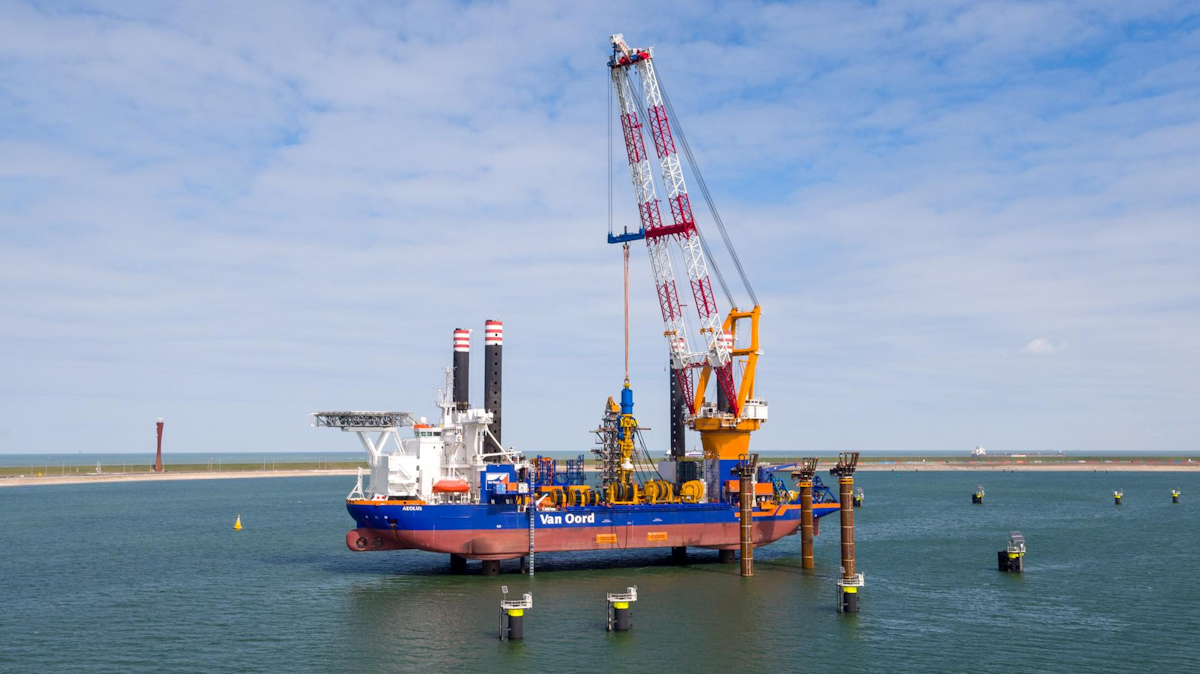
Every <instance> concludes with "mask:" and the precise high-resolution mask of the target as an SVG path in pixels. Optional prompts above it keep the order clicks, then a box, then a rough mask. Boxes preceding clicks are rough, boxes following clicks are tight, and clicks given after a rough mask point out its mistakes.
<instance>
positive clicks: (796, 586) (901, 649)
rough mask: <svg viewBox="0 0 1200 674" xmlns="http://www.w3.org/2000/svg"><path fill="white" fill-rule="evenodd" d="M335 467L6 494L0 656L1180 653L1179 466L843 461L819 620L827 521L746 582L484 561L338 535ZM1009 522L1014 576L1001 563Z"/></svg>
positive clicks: (259, 667)
mask: <svg viewBox="0 0 1200 674" xmlns="http://www.w3.org/2000/svg"><path fill="white" fill-rule="evenodd" d="M351 482H352V480H350V479H348V478H345V477H304V478H265V479H242V480H199V481H167V482H137V483H126V484H84V485H65V486H31V487H14V488H5V489H0V670H3V671H12V672H28V671H50V670H54V671H113V672H197V671H262V672H280V671H373V672H380V671H394V672H407V671H451V670H453V671H500V670H503V671H521V670H524V671H611V672H624V671H645V672H663V671H692V672H700V671H714V670H725V671H745V672H785V671H802V672H804V671H812V672H833V671H838V672H846V671H850V672H868V671H921V672H1013V671H1043V672H1087V671H1104V672H1114V671H1116V672H1119V671H1174V672H1184V671H1200V645H1198V644H1197V634H1198V630H1200V587H1198V584H1197V581H1196V577H1195V575H1194V569H1195V568H1196V566H1197V564H1198V563H1200V474H1196V473H1187V474H1181V473H1116V472H1114V473H1104V472H1103V469H1101V470H1100V472H1097V473H1020V474H998V473H963V472H955V473H948V472H946V473H939V472H924V471H922V472H916V473H914V472H895V473H892V472H874V471H872V472H860V473H859V475H858V476H857V483H858V485H859V486H861V487H863V489H864V490H865V492H866V502H865V505H864V507H862V508H859V509H857V510H856V513H855V516H856V523H857V543H858V545H857V550H858V570H859V571H861V572H863V573H864V574H865V576H866V587H865V588H864V590H863V592H862V595H861V597H862V598H861V609H862V610H861V613H859V614H856V615H839V614H838V613H837V612H836V602H835V585H834V583H835V579H836V577H837V576H838V567H839V546H838V527H837V525H836V515H834V516H830V517H829V518H826V519H825V520H823V521H824V523H825V524H824V526H823V531H822V533H821V535H820V536H819V537H818V538H817V543H816V556H817V569H816V571H815V572H806V571H804V570H802V569H801V568H800V539H799V536H791V537H787V538H785V539H783V540H781V541H779V542H777V543H774V544H772V545H769V546H766V547H763V548H760V549H758V550H757V551H756V552H755V566H754V570H755V575H754V577H753V578H749V579H745V578H741V577H740V576H739V575H738V565H737V564H719V563H717V562H716V557H717V555H716V553H715V552H713V551H705V550H692V551H691V554H690V561H689V563H687V564H683V565H677V564H673V563H671V561H670V553H669V550H666V549H663V550H652V551H638V552H629V553H615V552H606V553H586V554H569V553H560V554H542V555H537V557H536V571H537V574H536V576H535V577H534V578H532V579H531V578H529V577H528V576H520V575H517V574H516V573H515V571H516V563H515V562H508V563H506V564H505V566H504V570H505V573H504V574H502V575H501V576H499V577H492V578H485V577H482V576H480V575H478V563H472V565H471V574H472V575H466V576H458V575H451V574H450V573H449V565H448V559H447V557H446V556H445V555H438V554H431V553H424V552H419V551H399V552H382V553H357V554H356V553H352V552H350V551H349V550H347V549H346V547H345V544H344V536H345V532H346V531H347V530H348V529H349V528H351V526H352V524H353V523H352V522H351V520H350V519H349V517H348V516H347V515H346V513H345V509H344V506H343V503H342V500H343V497H344V496H345V494H346V492H347V491H348V490H349V488H350V487H351V486H352V485H351ZM978 484H983V485H984V486H985V488H986V490H987V496H986V503H985V504H984V505H982V506H974V505H971V503H970V500H971V499H970V497H971V493H972V492H973V491H974V490H975V487H976V485H978ZM1118 488H1119V489H1122V490H1123V491H1124V492H1125V498H1124V504H1123V505H1121V506H1115V505H1113V502H1112V493H1111V492H1112V491H1113V490H1114V489H1118ZM1172 488H1179V489H1181V490H1182V492H1183V496H1182V503H1181V504H1179V505H1173V504H1171V503H1170V490H1171V489H1172ZM239 515H240V516H241V519H242V523H243V524H244V526H245V528H244V529H243V530H242V531H234V530H233V522H234V519H235V518H236V517H237V516H239ZM1010 530H1020V531H1021V532H1023V533H1024V535H1025V539H1026V541H1027V544H1028V554H1027V556H1026V566H1025V569H1026V570H1025V573H1024V574H1022V575H1011V574H1001V573H999V572H998V571H997V570H996V551H997V550H1000V549H1002V548H1003V547H1004V544H1005V541H1006V538H1007V536H1008V533H1009V531H1010ZM502 585H507V586H508V589H509V596H510V597H513V596H516V595H519V594H521V593H524V592H532V593H533V602H534V604H533V608H532V609H531V610H530V611H527V612H526V623H525V640H524V641H523V642H500V641H498V640H497V638H496V636H497V622H498V616H497V610H498V605H499V602H500V600H501V586H502ZM630 585H636V586H637V588H638V597H639V599H638V601H637V603H636V604H634V605H633V630H632V631H630V632H628V633H621V634H614V633H608V632H606V631H605V617H606V604H605V594H606V593H608V592H617V591H623V590H624V589H625V588H626V587H627V586H630ZM530 668H536V670H532V669H530Z"/></svg>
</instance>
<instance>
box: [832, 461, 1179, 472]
mask: <svg viewBox="0 0 1200 674" xmlns="http://www.w3.org/2000/svg"><path fill="white" fill-rule="evenodd" d="M821 465H822V466H824V465H825V464H824V463H822V464H821ZM858 470H860V471H891V472H914V471H935V470H936V471H960V472H987V473H1051V472H1066V473H1194V472H1198V471H1200V463H1102V462H1094V461H1089V462H1087V463H859V464H858Z"/></svg>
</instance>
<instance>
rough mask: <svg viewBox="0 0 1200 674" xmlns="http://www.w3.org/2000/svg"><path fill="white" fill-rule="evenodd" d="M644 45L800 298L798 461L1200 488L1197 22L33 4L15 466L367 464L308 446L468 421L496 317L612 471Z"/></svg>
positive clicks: (523, 407) (759, 11) (6, 253)
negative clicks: (1125, 475) (465, 398)
mask: <svg viewBox="0 0 1200 674" xmlns="http://www.w3.org/2000/svg"><path fill="white" fill-rule="evenodd" d="M613 32H622V33H624V34H625V35H626V37H627V39H628V40H629V41H630V42H631V43H633V44H637V45H652V46H654V47H655V49H656V57H657V63H658V67H659V70H660V74H661V75H662V77H663V81H664V83H665V84H666V86H667V87H668V90H669V92H670V94H671V97H672V100H673V103H674V105H675V108H676V110H677V112H678V114H679V115H680V121H681V122H682V123H683V125H684V127H685V128H686V130H687V131H688V136H689V140H690V141H691V143H692V145H693V147H694V149H695V150H696V154H697V158H698V160H699V161H700V162H701V164H702V167H703V169H704V174H705V177H706V178H707V180H708V183H709V185H710V187H711V188H712V190H713V192H714V195H715V197H716V199H717V201H718V203H719V206H720V208H721V211H722V215H723V216H724V219H725V221H726V223H727V225H728V226H729V229H730V233H731V235H732V236H733V238H734V240H735V242H736V245H737V247H738V251H739V254H740V255H741V257H742V259H743V261H744V262H745V263H746V265H747V267H748V269H749V273H750V276H751V278H752V281H753V283H754V285H755V289H756V290H757V292H758V294H759V297H760V300H761V301H762V304H763V344H764V351H765V353H764V355H763V358H762V360H761V365H760V376H759V385H758V390H759V393H760V394H761V395H762V396H763V397H765V398H766V399H767V400H769V401H770V403H771V414H772V419H771V421H770V422H769V424H768V425H767V426H766V427H765V428H764V429H763V431H761V432H760V433H759V434H757V436H756V438H755V443H756V447H757V448H759V449H784V450H791V451H803V450H807V449H819V450H829V449H846V450H866V451H881V450H906V451H913V450H925V449H929V450H953V449H962V450H963V451H966V450H967V449H969V448H971V447H973V446H975V445H976V444H983V445H985V446H987V447H988V448H989V449H996V450H1037V449H1067V450H1117V449H1121V450H1126V449H1146V450H1195V449H1197V440H1196V438H1198V437H1200V416H1198V413H1197V410H1200V384H1198V382H1200V264H1198V263H1197V261H1198V260H1200V217H1198V216H1200V191H1198V189H1197V185H1200V12H1198V11H1197V9H1196V7H1195V4H1194V3H1186V2H1154V1H1147V2H1138V3H1130V2H1102V1H1093V2H1052V3H1025V2H955V1H947V2H870V3H855V2H816V3H795V4H787V3H754V2H745V3H738V2H732V3H731V2H712V3H702V2H701V3H697V2H690V3H673V2H661V3H644V2H636V3H622V2H613V3H589V4H584V3H536V2H517V3H478V4H475V3H469V4H458V5H451V4H448V3H361V4H356V3H305V2H279V3H274V2H254V3H241V2H236V3H235V2H229V3H205V4H203V5H199V4H184V5H175V4H173V3H158V2H145V3H137V2H125V3H111V4H106V3H88V2H57V3H49V2H32V3H27V2H12V1H10V0H0V290H2V291H3V292H2V293H0V373H2V374H0V402H2V403H3V404H4V406H5V408H6V411H7V414H6V415H5V418H4V419H3V420H0V452H20V453H25V452H34V453H37V452H51V451H70V452H75V451H85V452H122V451H143V450H145V451H149V450H150V449H152V444H153V430H152V429H153V422H154V420H155V418H156V417H160V416H161V417H165V418H166V419H167V429H168V430H167V434H168V435H167V437H168V442H169V446H170V448H171V449H173V450H175V451H198V452H204V451H251V450H253V451H269V450H280V451H284V450H312V449H337V448H345V449H347V450H353V449H354V444H353V442H352V439H351V438H349V437H345V436H341V435H338V434H333V433H330V432H322V431H317V430H313V429H310V428H309V427H308V425H307V423H308V422H307V417H306V413H307V412H309V411H312V410H317V409H346V408H352V409H383V408H387V409H401V410H410V411H414V412H417V413H420V414H427V415H430V416H432V415H433V412H434V408H433V405H432V399H433V395H434V388H436V387H437V386H439V385H440V383H441V372H440V367H441V365H443V364H444V363H445V362H446V361H448V359H449V355H450V337H451V330H452V329H453V328H455V327H467V328H473V329H475V330H476V333H475V337H476V340H475V345H476V346H477V347H478V346H481V338H482V328H483V321H484V319H486V318H499V319H502V320H504V321H505V327H506V333H507V334H506V337H507V340H506V372H505V384H506V391H505V392H506V402H505V440H506V442H507V443H511V444H513V445H515V446H517V447H518V448H520V449H525V450H527V451H533V452H536V451H547V450H574V449H579V450H580V451H583V450H584V449H586V448H587V447H589V446H590V437H589V433H588V430H589V429H591V428H593V427H594V426H595V423H596V421H597V417H598V415H599V413H600V411H601V406H602V404H603V402H604V400H605V398H606V397H607V396H608V395H611V394H615V393H616V392H617V390H618V387H619V386H620V383H621V378H622V372H621V367H622V366H621V358H622V356H621V342H620V335H621V321H620V315H621V304H620V283H621V276H620V273H621V272H620V256H619V252H618V250H617V249H616V248H615V247H609V246H606V245H605V244H604V235H605V231H606V218H607V215H606V213H607V159H606V153H607V114H608V111H607V95H606V91H607V87H608V79H607V76H608V74H607V68H606V67H605V65H604V63H605V60H606V58H607V53H608V42H607V40H608V35H609V34H610V33H613ZM617 163H618V164H621V156H620V155H619V154H618V156H617ZM694 188H695V186H694V185H693V190H694ZM615 198H616V207H617V219H618V223H624V222H630V223H632V222H633V221H634V219H635V218H636V212H635V210H634V207H633V204H634V201H633V199H634V198H633V195H632V190H631V188H630V187H629V183H628V180H627V177H626V176H625V174H623V173H619V174H618V175H617V176H616V194H615ZM696 203H697V204H698V203H699V199H698V196H697V198H696ZM699 216H700V221H699V224H700V227H701V228H702V229H703V228H706V227H710V226H711V224H710V220H709V219H708V218H707V217H706V216H707V214H706V213H705V212H704V211H703V210H700V211H699ZM714 238H715V237H714ZM647 264H648V263H647V260H646V255H645V251H644V250H643V249H635V253H634V256H633V267H634V269H633V289H632V290H633V309H632V312H633V327H632V330H633V343H634V354H633V373H632V378H633V383H634V386H635V388H636V390H637V392H638V401H639V406H638V412H639V417H640V419H641V420H642V422H643V424H644V425H648V426H650V427H652V428H653V429H654V430H653V431H652V432H651V433H650V435H649V438H650V442H651V445H652V446H662V445H663V443H665V439H664V437H663V436H664V435H665V430H666V421H665V417H666V415H665V407H666V386H667V383H666V382H667V374H666V372H665V370H664V367H665V347H664V345H663V343H662V342H663V340H662V337H661V334H660V333H661V327H660V324H659V320H658V317H659V313H658V308H657V306H656V301H655V297H654V293H653V285H652V282H651V280H650V274H649V269H648V267H647ZM723 267H725V268H726V269H727V273H732V270H731V269H729V268H728V267H729V265H728V263H727V262H726V263H725V264H724V265H723ZM474 356H475V362H476V364H477V365H476V368H475V375H476V376H475V379H476V382H475V388H474V390H475V391H478V390H479V381H478V380H479V377H480V376H481V370H482V368H481V367H480V366H481V360H482V351H481V350H477V351H476V352H475V354H474Z"/></svg>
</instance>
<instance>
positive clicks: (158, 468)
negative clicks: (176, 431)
mask: <svg viewBox="0 0 1200 674" xmlns="http://www.w3.org/2000/svg"><path fill="white" fill-rule="evenodd" d="M156 425H157V426H158V455H157V456H155V457H154V472H156V473H161V472H163V467H162V429H163V420H162V418H159V420H158V423H157V424H156Z"/></svg>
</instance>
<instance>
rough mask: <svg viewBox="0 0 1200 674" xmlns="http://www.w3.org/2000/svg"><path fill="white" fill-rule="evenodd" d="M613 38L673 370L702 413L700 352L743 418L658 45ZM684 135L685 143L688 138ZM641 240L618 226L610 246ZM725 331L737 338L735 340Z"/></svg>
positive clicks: (625, 127) (615, 77)
mask: <svg viewBox="0 0 1200 674" xmlns="http://www.w3.org/2000/svg"><path fill="white" fill-rule="evenodd" d="M612 43H613V54H612V58H611V59H610V61H609V66H610V68H611V70H612V82H613V87H614V90H615V92H616V99H617V103H618V106H619V114H620V120H621V134H622V136H623V138H624V141H625V151H626V158H627V160H628V162H629V169H630V178H631V180H632V183H633V188H634V192H635V195H636V197H637V205H638V216H639V219H640V220H641V228H640V229H641V237H640V238H644V239H645V241H646V245H647V249H648V252H649V255H650V263H651V264H650V266H651V270H652V271H653V275H654V282H655V287H656V290H657V294H658V300H659V305H660V308H661V309H662V317H663V323H664V328H665V329H664V332H663V334H664V335H665V336H666V337H667V339H668V342H669V343H670V346H671V356H672V357H671V360H672V363H671V368H672V369H673V370H674V371H675V374H676V378H677V379H678V381H679V387H680V390H681V392H682V393H683V395H684V399H685V401H686V402H687V407H688V411H689V412H691V413H692V414H693V415H695V414H697V413H698V412H699V409H698V408H699V407H700V405H701V404H703V400H704V392H703V387H702V386H696V383H695V382H693V380H692V370H693V368H692V367H691V366H692V365H693V364H694V363H695V362H696V361H695V357H696V356H700V357H701V358H703V360H704V361H706V363H707V366H708V367H711V369H712V372H713V374H715V375H716V377H715V378H716V385H717V389H718V391H719V394H720V395H719V399H723V401H720V402H721V404H722V406H723V407H724V408H725V409H723V410H722V411H723V412H730V413H732V415H733V417H734V418H738V417H740V412H741V410H740V407H741V405H742V402H743V400H742V398H744V397H745V396H744V395H739V389H740V388H742V387H739V385H738V382H737V381H735V374H734V371H733V367H732V361H733V339H732V334H733V333H732V332H728V333H727V332H726V330H730V329H731V326H730V327H728V328H727V327H725V326H723V325H722V321H721V317H720V316H719V314H718V308H717V302H716V297H715V296H714V294H713V290H712V282H711V280H710V279H709V275H708V267H709V264H710V262H709V260H708V259H707V252H706V251H705V249H704V248H705V246H704V243H703V241H701V238H700V236H699V230H698V229H697V228H696V224H695V219H694V215H693V213H692V207H691V202H690V200H689V198H688V192H687V184H686V181H685V179H684V174H683V166H682V164H681V162H680V156H679V153H678V147H677V146H676V143H675V136H674V134H673V133H672V130H671V120H670V115H669V114H668V106H669V103H668V102H667V101H666V100H665V98H664V96H663V94H662V91H661V89H660V87H659V84H658V76H657V74H656V72H655V67H654V65H653V63H652V61H651V50H649V49H638V48H631V47H629V46H628V45H627V44H626V43H625V41H624V37H623V36H621V35H619V34H618V35H613V36H612ZM634 73H636V74H637V80H638V82H640V84H641V86H640V89H641V96H640V97H639V96H638V95H637V94H635V93H634V89H635V87H634V84H633V82H632V81H631V76H632V75H633V74H634ZM643 120H645V121H646V122H648V123H647V124H646V126H648V127H649V129H648V130H649V132H650V136H651V138H652V140H653V141H654V143H653V144H654V150H655V154H656V155H657V164H658V166H657V168H658V173H659V174H660V177H661V179H662V185H663V188H664V189H665V191H666V201H667V204H668V206H669V207H670V217H671V221H672V222H671V224H669V225H668V224H664V223H663V217H662V214H661V213H660V211H659V200H658V198H657V194H656V192H657V190H656V187H655V180H654V177H653V174H654V173H655V171H654V169H653V168H652V164H651V162H652V159H651V157H649V156H648V154H647V152H646V145H645V141H644V139H643V136H642V133H643V128H644V127H643ZM610 133H611V126H610ZM680 140H681V141H683V140H684V139H683V136H682V135H681V136H680ZM689 156H690V153H689ZM610 227H611V223H610ZM636 238H639V237H638V236H637V235H635V234H633V233H631V232H629V231H628V230H626V232H625V233H624V234H621V235H614V234H613V233H611V231H610V233H609V242H610V243H618V242H620V243H625V242H627V241H630V240H634V239H636ZM672 239H673V243H672V241H671V240H672ZM676 248H677V250H676V252H677V254H678V255H679V256H680V258H681V261H682V262H683V266H684V269H685V271H686V275H687V287H688V289H690V290H691V295H692V299H693V307H694V308H695V309H696V312H697V314H698V317H699V319H700V325H699V337H700V339H701V341H702V342H703V344H702V345H701V348H700V349H693V348H692V347H691V345H690V344H689V343H688V341H689V336H688V334H687V333H688V332H689V330H688V328H687V325H686V323H685V322H684V319H683V313H682V310H681V307H682V304H681V303H680V298H679V292H678V290H677V287H676V281H675V271H674V269H673V266H674V265H673V264H672V261H671V257H672V255H671V251H672V250H674V249H676ZM726 334H728V335H730V336H729V338H728V339H727V338H726V337H725V335H726ZM693 338H694V337H693ZM706 380H707V377H702V378H701V382H704V381H706ZM747 390H748V389H747Z"/></svg>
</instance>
